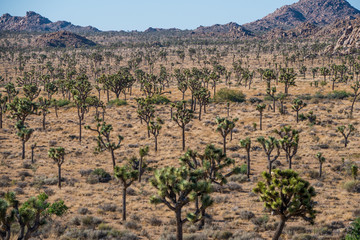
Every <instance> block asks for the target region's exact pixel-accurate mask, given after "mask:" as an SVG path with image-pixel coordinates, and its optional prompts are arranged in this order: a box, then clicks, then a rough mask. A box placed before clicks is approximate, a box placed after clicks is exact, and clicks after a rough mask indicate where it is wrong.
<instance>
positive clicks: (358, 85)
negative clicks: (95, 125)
mask: <svg viewBox="0 0 360 240" xmlns="http://www.w3.org/2000/svg"><path fill="white" fill-rule="evenodd" d="M351 88H352V89H353V91H354V98H353V101H352V104H351V109H350V117H352V115H353V111H354V105H355V102H356V99H357V97H358V96H359V95H360V91H359V89H360V83H359V81H356V82H355V83H354V84H353V85H351ZM0 99H1V97H0Z"/></svg>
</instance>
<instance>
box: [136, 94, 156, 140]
mask: <svg viewBox="0 0 360 240" xmlns="http://www.w3.org/2000/svg"><path fill="white" fill-rule="evenodd" d="M136 101H137V104H138V109H137V114H138V117H139V118H140V120H141V122H142V121H144V122H145V123H146V126H147V130H148V137H150V130H149V124H150V121H151V119H153V118H154V113H155V108H154V105H152V104H151V103H152V102H151V99H150V98H137V99H136Z"/></svg>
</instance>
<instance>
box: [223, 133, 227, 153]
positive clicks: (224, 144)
mask: <svg viewBox="0 0 360 240" xmlns="http://www.w3.org/2000/svg"><path fill="white" fill-rule="evenodd" d="M223 139H224V143H223V146H224V154H225V155H226V136H224V137H223Z"/></svg>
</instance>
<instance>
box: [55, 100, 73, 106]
mask: <svg viewBox="0 0 360 240" xmlns="http://www.w3.org/2000/svg"><path fill="white" fill-rule="evenodd" d="M70 103H71V102H70V101H69V100H67V99H59V100H57V101H56V105H57V106H58V107H64V106H67V105H69V104H70ZM52 105H54V102H52Z"/></svg>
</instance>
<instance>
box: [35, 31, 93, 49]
mask: <svg viewBox="0 0 360 240" xmlns="http://www.w3.org/2000/svg"><path fill="white" fill-rule="evenodd" d="M35 45H36V46H38V47H61V48H63V47H74V48H79V47H91V46H95V45H96V43H95V42H93V41H91V40H89V39H87V38H85V37H82V36H80V35H77V34H75V33H71V32H67V31H60V32H54V33H48V34H44V35H41V36H40V37H38V38H37V39H36V40H35Z"/></svg>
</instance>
